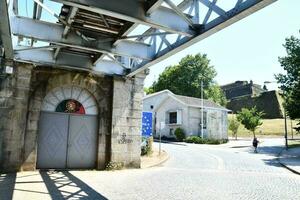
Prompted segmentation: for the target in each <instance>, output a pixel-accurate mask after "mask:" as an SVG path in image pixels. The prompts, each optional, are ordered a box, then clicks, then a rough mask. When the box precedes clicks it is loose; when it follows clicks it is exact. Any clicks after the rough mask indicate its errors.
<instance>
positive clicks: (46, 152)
mask: <svg viewBox="0 0 300 200" xmlns="http://www.w3.org/2000/svg"><path fill="white" fill-rule="evenodd" d="M97 108H98V107H97V104H96V101H95V99H94V97H93V96H92V95H91V94H90V93H89V92H88V91H86V90H85V89H82V88H80V87H76V86H65V87H59V88H55V89H54V90H52V91H51V92H49V93H48V94H47V96H46V97H45V99H44V100H43V104H42V111H41V116H40V120H39V134H38V151H37V168H40V169H91V168H94V167H95V164H96V152H97V128H98V109H97Z"/></svg>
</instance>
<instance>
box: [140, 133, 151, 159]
mask: <svg viewBox="0 0 300 200" xmlns="http://www.w3.org/2000/svg"><path fill="white" fill-rule="evenodd" d="M142 142H143V143H144V144H145V145H142V147H141V155H142V156H144V155H150V154H151V153H152V147H151V142H150V138H148V137H143V138H142Z"/></svg>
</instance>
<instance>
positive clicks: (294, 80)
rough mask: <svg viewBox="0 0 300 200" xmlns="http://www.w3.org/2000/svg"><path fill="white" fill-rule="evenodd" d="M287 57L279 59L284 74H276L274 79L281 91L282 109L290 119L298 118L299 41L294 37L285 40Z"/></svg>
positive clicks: (299, 89)
mask: <svg viewBox="0 0 300 200" xmlns="http://www.w3.org/2000/svg"><path fill="white" fill-rule="evenodd" d="M283 46H284V47H285V49H286V52H287V56H285V57H279V62H280V65H281V66H282V67H283V69H284V70H285V71H286V74H277V75H275V78H276V79H277V82H278V83H279V84H280V89H281V90H282V91H283V96H284V108H285V110H286V112H287V114H288V115H289V117H290V118H292V119H299V118H300V101H299V99H300V39H299V38H296V37H294V36H291V37H290V38H286V40H285V44H284V45H283Z"/></svg>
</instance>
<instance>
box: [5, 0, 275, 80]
mask: <svg viewBox="0 0 300 200" xmlns="http://www.w3.org/2000/svg"><path fill="white" fill-rule="evenodd" d="M274 1H276V0H231V1H217V0H143V1H141V0H139V1H138V0H122V1H120V0H110V1H99V0H51V1H49V0H48V1H45V2H44V1H42V0H31V1H28V2H31V3H28V5H27V7H29V8H27V10H30V11H31V10H33V14H32V16H29V15H31V13H29V14H28V11H27V13H26V14H24V11H23V13H22V10H21V9H18V8H19V7H21V6H23V7H24V4H21V2H22V1H20V2H18V0H14V1H10V2H11V5H9V7H8V8H7V4H6V1H5V0H1V3H0V4H1V5H0V9H1V24H0V33H1V40H0V41H1V42H0V45H1V46H2V48H1V55H2V56H3V57H4V58H7V59H12V60H15V61H21V62H28V63H33V64H35V65H41V66H52V67H59V68H65V67H68V68H74V69H81V70H86V71H90V72H92V73H95V74H107V75H118V76H127V77H132V76H134V75H135V74H137V73H139V72H141V71H143V70H145V69H147V68H148V67H150V66H152V65H154V64H156V63H158V62H160V61H162V60H163V59H165V58H167V57H169V56H171V55H174V54H175V53H176V52H178V51H180V50H182V49H184V48H186V47H188V46H190V45H192V44H194V43H196V42H198V41H200V40H202V39H204V38H206V37H208V36H210V35H211V34H213V33H215V32H217V31H219V30H222V29H223V28H226V27H227V26H229V25H231V24H232V23H234V22H236V21H238V20H240V19H242V18H244V17H246V16H248V15H251V14H252V13H254V12H256V11H258V10H260V9H262V8H263V7H265V6H267V5H269V4H271V3H273V2H274ZM50 3H51V4H50ZM222 3H223V4H222ZM23 10H24V9H23ZM44 16H48V17H44ZM49 16H50V17H49ZM53 19H54V20H53ZM12 41H14V42H13V43H14V45H12Z"/></svg>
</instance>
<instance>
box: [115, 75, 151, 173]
mask: <svg viewBox="0 0 300 200" xmlns="http://www.w3.org/2000/svg"><path fill="white" fill-rule="evenodd" d="M145 76H146V75H145V74H138V75H136V76H135V77H134V78H133V79H126V80H124V79H120V78H115V79H114V90H113V109H112V136H111V159H110V160H111V162H115V163H122V164H123V166H125V167H128V168H130V167H133V168H139V167H140V164H141V160H140V155H141V148H140V144H141V124H142V119H141V113H142V98H143V94H144V91H143V87H144V79H145Z"/></svg>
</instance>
